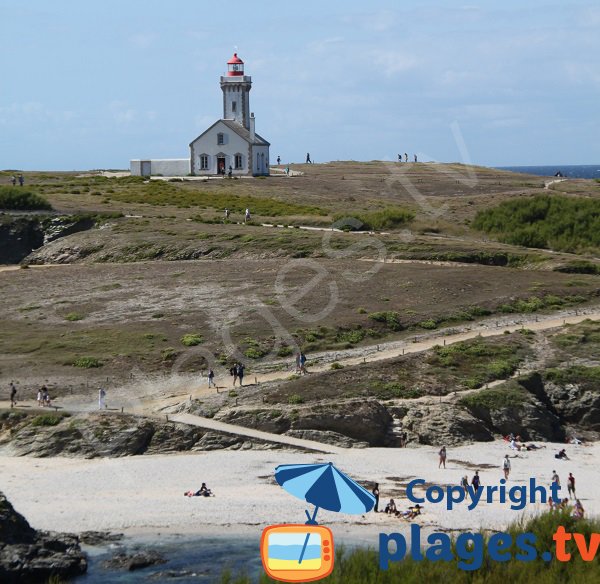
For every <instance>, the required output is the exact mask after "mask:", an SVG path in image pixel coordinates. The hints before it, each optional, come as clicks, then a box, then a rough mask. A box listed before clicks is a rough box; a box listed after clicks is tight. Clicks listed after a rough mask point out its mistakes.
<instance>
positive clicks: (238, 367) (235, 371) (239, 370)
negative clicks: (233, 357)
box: [229, 363, 245, 387]
mask: <svg viewBox="0 0 600 584" xmlns="http://www.w3.org/2000/svg"><path fill="white" fill-rule="evenodd" d="M244 369H245V368H244V365H243V363H236V364H235V365H233V366H232V367H231V368H230V369H229V374H230V375H231V376H232V377H233V387H235V383H236V381H238V380H239V382H240V386H242V385H244Z"/></svg>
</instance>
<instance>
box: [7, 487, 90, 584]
mask: <svg viewBox="0 0 600 584" xmlns="http://www.w3.org/2000/svg"><path fill="white" fill-rule="evenodd" d="M86 570H87V560H86V557H85V554H84V553H83V552H82V551H81V546H80V544H79V539H78V537H77V536H75V535H70V534H65V533H53V532H44V531H36V530H35V529H33V528H32V527H31V526H30V525H29V523H28V522H27V520H26V519H25V518H24V517H23V516H22V515H21V514H20V513H17V512H16V511H15V510H14V508H13V506H12V505H11V504H10V502H9V501H8V500H7V499H6V497H5V496H4V494H3V493H1V492H0V582H2V584H17V583H19V584H35V583H38V582H39V583H43V582H47V581H48V579H49V578H51V577H53V576H57V577H59V578H73V577H75V576H79V575H81V574H84V573H85V571H86Z"/></svg>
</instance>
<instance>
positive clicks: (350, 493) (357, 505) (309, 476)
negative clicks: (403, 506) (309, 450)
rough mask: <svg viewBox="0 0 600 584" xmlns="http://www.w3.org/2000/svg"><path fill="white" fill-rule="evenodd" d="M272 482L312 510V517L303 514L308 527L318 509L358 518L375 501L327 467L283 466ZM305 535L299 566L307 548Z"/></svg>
mask: <svg viewBox="0 0 600 584" xmlns="http://www.w3.org/2000/svg"><path fill="white" fill-rule="evenodd" d="M275 480H276V481H277V482H278V483H279V485H280V486H282V487H283V488H284V489H285V490H286V491H287V492H288V493H290V494H292V495H294V497H297V498H298V499H303V500H305V501H306V502H307V503H311V504H312V505H314V506H315V510H314V512H313V514H312V517H311V515H310V513H309V511H308V510H306V511H305V513H306V517H307V518H308V521H307V522H306V523H307V525H316V524H317V522H316V520H315V519H316V517H317V512H318V510H319V509H327V511H336V512H338V513H349V514H351V515H353V514H361V513H366V512H368V511H370V510H371V509H373V506H374V505H375V497H374V496H373V495H372V494H371V493H369V491H367V490H366V489H364V488H363V487H361V486H360V485H359V484H358V483H356V482H354V481H353V480H352V479H351V478H350V477H348V476H346V475H345V474H344V473H343V472H341V471H340V470H338V469H337V468H335V466H333V463H332V462H330V463H327V464H282V465H279V466H278V467H277V468H276V469H275ZM308 538H309V534H307V535H306V539H305V541H304V546H303V548H302V553H301V554H300V560H299V563H301V562H302V558H303V556H304V551H305V549H306V546H307V544H308Z"/></svg>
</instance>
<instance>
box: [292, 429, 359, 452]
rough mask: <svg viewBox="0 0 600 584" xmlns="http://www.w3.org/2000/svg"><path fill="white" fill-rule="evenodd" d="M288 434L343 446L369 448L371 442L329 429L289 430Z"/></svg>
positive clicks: (293, 436)
mask: <svg viewBox="0 0 600 584" xmlns="http://www.w3.org/2000/svg"><path fill="white" fill-rule="evenodd" d="M285 435H286V436H291V437H292V438H300V439H302V440H314V441H315V442H321V443H323V444H332V445H334V446H339V447H341V448H368V447H369V443H368V442H364V441H361V440H354V439H352V438H349V437H348V436H344V435H343V434H339V433H338V432H330V431H329V430H288V431H287V432H286V433H285Z"/></svg>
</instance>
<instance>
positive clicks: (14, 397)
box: [10, 381, 17, 408]
mask: <svg viewBox="0 0 600 584" xmlns="http://www.w3.org/2000/svg"><path fill="white" fill-rule="evenodd" d="M16 405H17V388H16V387H15V384H14V383H13V382H12V381H11V382H10V407H11V408H14V407H15V406H16Z"/></svg>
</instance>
